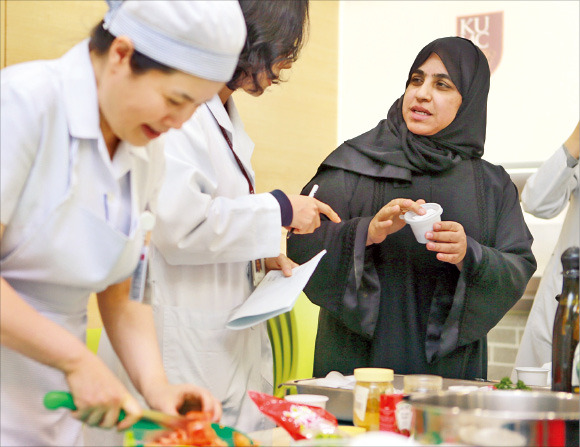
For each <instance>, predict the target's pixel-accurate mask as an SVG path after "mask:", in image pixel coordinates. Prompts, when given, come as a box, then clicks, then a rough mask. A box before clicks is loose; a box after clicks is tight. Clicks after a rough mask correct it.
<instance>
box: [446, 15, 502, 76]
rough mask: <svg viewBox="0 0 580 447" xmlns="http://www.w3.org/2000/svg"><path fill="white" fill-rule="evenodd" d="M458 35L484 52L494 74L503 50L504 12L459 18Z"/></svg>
mask: <svg viewBox="0 0 580 447" xmlns="http://www.w3.org/2000/svg"><path fill="white" fill-rule="evenodd" d="M457 35H458V36H459V37H464V38H466V39H469V40H471V41H472V42H473V43H474V44H475V45H477V46H478V47H479V48H480V49H481V51H483V54H485V56H486V57H487V62H488V63H489V70H490V71H491V72H492V73H493V72H494V71H495V69H496V68H497V66H498V65H499V61H500V60H501V53H502V49H503V11H500V12H490V13H487V14H479V15H473V16H462V17H457Z"/></svg>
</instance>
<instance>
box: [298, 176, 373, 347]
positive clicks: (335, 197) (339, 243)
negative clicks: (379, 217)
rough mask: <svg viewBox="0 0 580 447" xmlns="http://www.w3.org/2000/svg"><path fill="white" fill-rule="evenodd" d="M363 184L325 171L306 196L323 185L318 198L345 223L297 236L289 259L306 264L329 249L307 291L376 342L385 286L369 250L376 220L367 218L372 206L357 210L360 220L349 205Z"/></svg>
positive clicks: (325, 222)
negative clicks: (374, 336)
mask: <svg viewBox="0 0 580 447" xmlns="http://www.w3.org/2000/svg"><path fill="white" fill-rule="evenodd" d="M360 181H364V178H363V177H361V176H359V175H357V174H353V173H350V172H347V171H343V170H338V169H324V168H323V169H321V170H320V171H319V172H318V173H317V175H316V176H315V177H314V178H313V179H312V180H311V181H310V183H309V184H307V185H306V186H305V187H304V189H303V191H302V193H303V194H306V193H307V192H308V191H310V189H311V188H312V185H314V184H318V185H319V189H318V193H317V195H316V197H317V198H318V199H319V200H321V201H322V202H325V203H327V204H328V205H330V206H331V207H332V208H333V209H334V210H335V211H336V212H337V213H338V215H339V216H340V218H341V219H342V222H340V223H338V224H336V223H333V222H330V221H328V220H326V219H324V220H323V221H322V223H321V226H320V228H318V229H317V230H316V231H315V232H314V233H312V234H308V235H293V236H292V237H291V238H290V239H289V240H288V247H287V253H288V257H289V258H290V259H292V260H294V261H295V262H297V263H299V264H301V263H303V262H306V261H307V260H309V259H310V258H311V257H312V256H314V255H315V254H316V253H318V252H319V251H320V250H322V249H326V250H327V254H326V255H325V256H324V257H323V258H322V260H321V261H320V263H319V264H318V267H317V269H316V271H315V272H314V274H313V275H312V277H311V279H310V281H309V282H308V284H307V285H306V288H305V289H304V292H305V293H306V296H308V298H309V299H310V301H312V302H313V303H314V304H316V305H318V306H320V307H322V308H324V309H325V310H327V311H328V312H330V313H331V314H332V315H333V316H335V317H336V318H338V319H340V320H341V321H342V322H343V323H344V324H345V325H346V326H347V327H348V328H349V329H350V330H352V331H354V332H356V333H358V334H361V335H364V336H366V337H371V336H372V334H373V333H374V329H375V325H376V320H377V318H378V312H379V302H380V285H379V283H378V279H377V275H376V271H375V266H374V263H373V261H372V259H371V253H370V250H366V247H365V245H366V238H367V231H368V226H369V223H370V221H371V219H372V217H373V216H372V215H368V214H370V203H369V204H360V205H358V204H355V205H354V208H355V209H358V211H357V212H356V215H355V213H354V212H353V211H352V208H353V204H351V203H350V199H351V198H352V197H353V190H354V189H355V188H356V187H357V185H358V183H359V182H360ZM361 207H362V209H361ZM367 208H368V211H367V210H366V209H367ZM365 213H366V214H365ZM360 216H366V217H360Z"/></svg>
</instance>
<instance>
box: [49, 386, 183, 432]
mask: <svg viewBox="0 0 580 447" xmlns="http://www.w3.org/2000/svg"><path fill="white" fill-rule="evenodd" d="M44 406H45V407H46V408H48V409H49V410H56V409H57V408H68V409H69V410H73V411H75V410H76V409H77V407H76V405H75V403H74V400H73V397H72V395H71V394H70V393H69V392H66V391H49V392H48V393H46V395H45V396H44ZM125 416H126V414H125V411H124V410H123V409H121V412H120V413H119V422H120V421H122V420H123V419H125ZM188 422H189V420H188V419H187V418H186V417H183V416H173V415H171V414H166V413H162V412H160V411H155V410H148V409H143V411H142V414H141V420H139V421H138V422H136V423H135V424H133V428H136V429H142V430H155V429H157V430H158V429H160V428H162V427H167V428H171V429H175V428H181V427H184V426H185V425H187V423H188Z"/></svg>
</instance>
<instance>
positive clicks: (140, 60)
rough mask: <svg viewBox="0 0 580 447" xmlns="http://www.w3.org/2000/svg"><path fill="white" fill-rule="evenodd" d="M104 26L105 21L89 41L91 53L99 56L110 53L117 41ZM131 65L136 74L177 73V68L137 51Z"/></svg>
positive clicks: (93, 32)
mask: <svg viewBox="0 0 580 447" xmlns="http://www.w3.org/2000/svg"><path fill="white" fill-rule="evenodd" d="M103 24H104V21H102V20H101V22H100V23H99V24H97V26H95V27H94V28H93V31H92V33H91V38H90V40H89V51H94V52H95V53H97V54H99V55H103V54H105V53H106V52H107V51H109V48H110V47H111V44H112V43H113V40H115V36H113V35H112V34H111V33H110V32H109V31H108V30H106V29H105V27H104V26H103ZM130 63H131V69H132V70H133V73H135V74H142V73H145V72H146V71H148V70H160V71H162V72H164V73H173V72H174V71H176V70H175V68H173V67H168V66H167V65H164V64H160V63H159V62H157V61H156V60H154V59H151V58H150V57H149V56H145V55H144V54H143V53H140V52H139V51H137V50H135V51H133V54H132V56H131V61H130Z"/></svg>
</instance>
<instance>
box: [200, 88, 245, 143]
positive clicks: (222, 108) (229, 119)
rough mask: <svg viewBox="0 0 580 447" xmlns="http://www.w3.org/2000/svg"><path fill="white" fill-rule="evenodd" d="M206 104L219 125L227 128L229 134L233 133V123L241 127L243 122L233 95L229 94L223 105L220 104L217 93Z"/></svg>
mask: <svg viewBox="0 0 580 447" xmlns="http://www.w3.org/2000/svg"><path fill="white" fill-rule="evenodd" d="M206 104H207V107H208V108H209V110H210V111H211V113H212V115H213V116H214V117H215V119H216V120H217V122H218V123H219V125H220V126H222V127H223V128H224V129H225V130H227V131H228V132H229V133H230V135H231V134H233V132H234V126H235V125H239V126H242V127H243V123H242V120H241V118H240V114H239V113H238V109H237V107H236V103H235V102H234V99H233V97H231V96H230V97H229V98H228V100H227V101H226V103H225V105H224V104H222V101H221V99H220V97H219V96H218V95H214V97H213V98H211V99H210V100H209V101H208V102H207V103H206ZM226 107H227V109H226ZM228 111H229V113H228Z"/></svg>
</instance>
